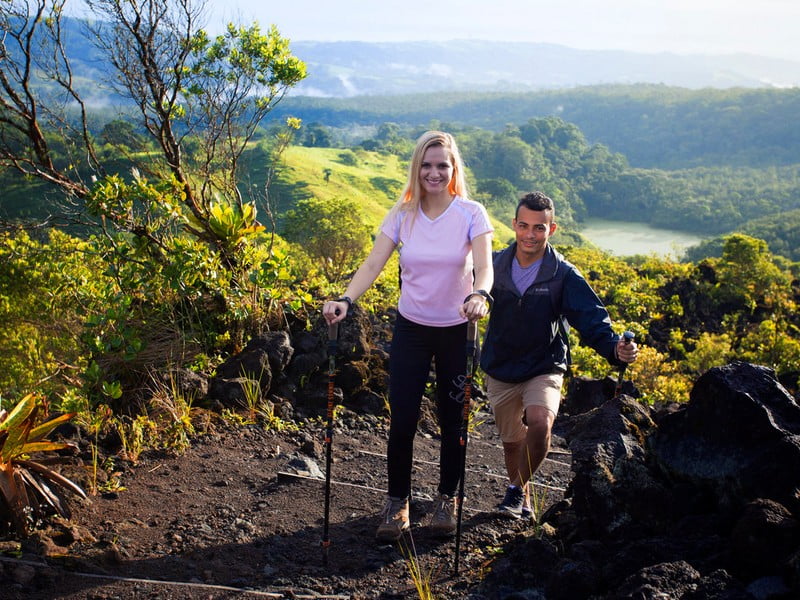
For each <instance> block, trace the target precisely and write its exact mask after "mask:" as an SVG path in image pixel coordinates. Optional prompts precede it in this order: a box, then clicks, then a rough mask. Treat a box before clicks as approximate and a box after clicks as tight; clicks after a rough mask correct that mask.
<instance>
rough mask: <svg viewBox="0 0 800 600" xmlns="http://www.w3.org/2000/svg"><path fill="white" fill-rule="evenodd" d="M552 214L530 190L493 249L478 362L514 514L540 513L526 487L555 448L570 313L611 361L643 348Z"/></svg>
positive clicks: (586, 339)
mask: <svg viewBox="0 0 800 600" xmlns="http://www.w3.org/2000/svg"><path fill="white" fill-rule="evenodd" d="M554 218H555V208H554V206H553V201H552V200H551V199H550V198H548V197H547V196H545V195H544V194H543V193H541V192H532V193H529V194H526V195H525V196H523V197H522V199H521V200H520V201H519V204H518V205H517V210H516V215H515V217H514V219H513V221H512V226H513V228H514V232H515V236H516V240H515V241H514V242H512V243H511V244H510V245H509V246H508V247H507V248H505V249H504V250H502V251H500V252H496V253H495V254H494V256H493V263H494V284H493V286H492V291H491V294H492V296H493V297H494V305H493V307H492V311H491V312H490V314H489V324H488V327H487V330H486V338H485V341H484V344H483V351H482V354H481V363H480V364H481V368H482V369H483V370H484V372H485V373H486V375H487V377H486V391H487V394H488V397H489V403H490V405H491V407H492V410H493V412H494V418H495V423H496V425H497V430H498V433H499V434H500V438H501V440H502V441H503V454H504V459H505V466H506V471H507V473H508V481H509V485H508V488H507V490H506V493H505V498H504V499H503V501H502V502H501V503H500V505H499V506H498V507H497V509H498V512H500V513H501V514H503V515H507V516H510V517H513V518H520V517H525V518H530V517H534V518H535V516H534V515H532V512H531V509H530V502H529V499H528V498H526V494H525V490H526V489H527V483H528V481H529V480H530V479H531V477H532V476H533V474H534V473H535V472H536V470H537V469H538V468H539V465H541V463H542V461H543V460H544V459H545V457H546V456H547V453H548V451H549V449H550V436H551V430H552V428H553V422H554V421H555V418H556V415H557V414H558V407H559V404H560V402H561V385H562V383H563V380H564V374H565V373H566V372H567V369H568V367H569V346H568V339H567V329H566V325H565V324H564V319H566V321H567V322H568V324H569V326H571V327H574V328H575V329H576V330H577V331H578V333H579V334H580V337H581V341H582V343H584V344H586V345H588V346H590V347H591V348H593V349H594V350H596V351H597V352H598V353H599V354H600V355H601V356H603V357H605V358H606V359H607V360H608V362H609V363H611V364H612V365H615V366H623V365H626V364H628V363H631V362H633V361H634V360H636V356H637V354H638V349H637V347H636V344H635V343H634V342H632V341H627V342H626V341H624V340H622V339H621V338H620V336H619V335H617V334H615V333H614V331H613V330H612V328H611V319H610V318H609V315H608V311H607V310H606V309H605V307H604V306H603V303H602V301H601V300H600V298H598V297H597V294H596V293H595V292H594V290H593V289H592V288H591V286H590V285H589V284H588V283H587V281H586V279H584V278H583V276H582V275H581V274H580V272H579V271H578V270H577V269H576V268H575V267H574V266H573V265H571V264H570V263H569V262H567V261H566V260H565V259H564V257H563V256H562V255H561V254H559V253H558V252H557V251H556V250H555V249H554V248H553V247H552V246H551V245H550V243H549V241H548V240H549V238H550V236H551V235H553V233H555V231H556V223H555V220H554ZM523 417H524V418H523Z"/></svg>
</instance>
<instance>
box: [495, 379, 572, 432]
mask: <svg viewBox="0 0 800 600" xmlns="http://www.w3.org/2000/svg"><path fill="white" fill-rule="evenodd" d="M563 382H564V375H562V374H561V373H551V374H547V375H538V376H537V377H534V378H532V379H528V380H527V381H523V382H521V383H505V382H504V381H498V380H497V379H494V378H492V377H491V376H489V375H487V376H486V392H487V394H488V396H489V404H490V405H491V406H492V412H493V413H494V420H495V423H496V424H497V431H498V433H499V434H500V439H501V440H503V441H504V442H506V443H514V442H519V441H522V440H523V439H524V438H525V433H526V429H527V428H526V427H525V425H524V424H523V422H522V415H523V414H524V412H525V409H526V408H527V407H529V406H543V407H544V408H546V409H548V410H549V411H550V412H552V413H553V416H557V415H558V406H559V404H561V384H562V383H563Z"/></svg>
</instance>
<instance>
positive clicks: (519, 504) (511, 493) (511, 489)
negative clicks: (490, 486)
mask: <svg viewBox="0 0 800 600" xmlns="http://www.w3.org/2000/svg"><path fill="white" fill-rule="evenodd" d="M524 508H527V509H528V512H529V514H532V512H531V511H530V508H529V507H527V506H525V490H523V489H522V488H521V487H517V486H516V485H510V486H508V487H507V488H506V496H505V498H503V501H502V502H501V503H500V504H498V505H497V509H496V512H497V513H498V514H500V515H503V516H506V517H511V518H512V519H519V518H520V517H522V516H523V509H524Z"/></svg>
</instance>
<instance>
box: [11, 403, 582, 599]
mask: <svg viewBox="0 0 800 600" xmlns="http://www.w3.org/2000/svg"><path fill="white" fill-rule="evenodd" d="M477 420H478V421H483V422H482V423H479V424H478V425H477V428H476V431H475V432H474V433H473V434H472V435H471V437H470V439H469V444H468V471H467V477H466V496H467V501H466V503H465V508H464V513H463V526H462V536H461V541H460V554H459V572H458V574H455V573H454V566H455V554H456V553H455V541H454V540H453V539H446V540H442V539H436V538H434V537H432V536H431V535H430V534H429V532H428V531H427V528H426V524H427V521H428V518H429V513H430V511H431V509H432V504H433V502H432V501H433V498H434V496H435V493H436V481H437V473H438V467H437V464H436V460H437V455H438V440H437V438H436V435H435V427H434V426H433V425H432V424H431V423H428V424H427V425H426V424H425V423H423V424H422V426H421V430H420V434H419V435H418V438H417V443H416V450H415V459H416V461H415V465H414V475H413V478H414V486H415V494H414V499H413V501H412V507H411V512H412V533H411V535H409V536H406V537H405V538H404V539H403V543H401V544H395V545H381V544H378V543H376V541H375V539H374V532H375V528H376V526H377V514H378V512H379V510H380V509H381V507H382V504H383V500H384V496H385V491H384V490H385V458H384V452H385V440H386V423H385V421H384V420H382V419H379V418H376V417H357V416H356V415H355V414H352V413H350V414H349V415H345V416H344V417H343V418H341V419H340V420H339V422H338V425H337V428H336V431H335V435H334V438H333V456H334V462H333V465H332V478H333V484H332V485H331V504H330V506H331V508H330V519H329V524H330V529H329V539H330V546H329V548H328V549H327V551H324V550H323V548H322V546H321V540H322V538H323V523H324V497H325V494H324V491H325V485H324V471H325V446H324V443H323V442H322V439H323V435H322V430H321V427H319V428H316V429H314V428H312V429H310V430H306V431H302V432H284V433H278V432H275V431H265V430H264V429H263V428H261V427H258V426H244V427H241V426H233V425H229V424H226V423H224V422H222V421H219V422H218V423H216V424H215V425H214V426H213V427H211V428H210V430H209V431H208V432H207V433H206V434H204V435H201V436H198V437H197V438H196V439H195V440H194V442H193V446H192V447H191V449H190V450H188V451H187V452H186V453H185V454H183V455H181V456H169V455H158V454H148V455H145V456H143V457H142V458H141V459H140V460H139V462H138V463H137V464H135V465H133V464H124V463H118V466H119V467H120V469H121V470H122V484H123V485H124V486H125V488H126V489H125V490H122V491H119V492H114V493H110V494H105V495H98V496H94V497H91V498H90V500H88V501H85V502H80V503H79V502H73V504H72V505H73V509H74V514H73V518H72V519H71V521H69V522H65V523H60V524H58V523H57V524H56V525H54V526H53V527H52V528H49V529H47V530H44V531H40V532H38V533H37V534H36V535H35V536H33V537H32V538H31V539H30V540H28V541H26V542H25V543H24V544H23V545H22V547H21V548H20V546H19V545H18V544H16V543H14V542H10V541H9V542H0V544H3V545H2V546H0V550H3V552H2V553H0V588H2V596H3V597H4V598H8V599H14V600H16V599H19V600H22V599H25V600H35V599H39V598H41V599H45V598H47V599H50V598H63V599H69V600H79V599H80V600H84V599H85V600H88V599H98V600H99V599H111V598H126V599H127V598H159V599H161V598H163V599H167V598H240V597H241V598H244V597H251V596H252V597H267V598H331V599H333V598H336V599H338V598H350V599H353V600H357V599H367V598H378V599H390V598H419V597H423V598H428V597H435V598H439V599H455V598H459V599H463V598H470V597H473V598H494V597H500V596H499V594H501V593H504V594H507V593H508V590H505V591H500V590H496V589H495V590H492V589H486V586H485V585H484V584H483V582H484V579H485V578H486V576H487V575H488V574H489V573H491V571H492V569H493V565H494V564H495V562H496V561H497V560H500V559H501V558H502V556H503V553H504V548H505V547H506V546H507V545H508V544H511V543H513V541H514V540H515V539H519V538H521V537H527V536H531V535H535V534H536V532H535V531H534V528H533V526H532V525H529V524H528V525H526V524H523V523H521V522H518V521H509V520H507V519H504V518H502V517H498V516H495V515H494V514H493V513H492V508H493V507H494V505H495V504H496V503H497V502H498V501H499V500H500V498H501V497H502V493H503V491H504V480H505V478H504V476H503V466H502V465H503V463H502V450H501V444H500V442H499V439H498V438H497V437H496V434H495V432H494V424H493V422H492V421H491V416H490V415H488V414H485V413H484V414H479V416H478V419H477ZM569 480H570V454H569V451H568V449H567V448H566V444H565V442H564V440H563V439H562V438H560V437H559V436H557V435H556V437H555V438H554V444H553V452H552V453H551V454H550V456H549V457H548V460H547V461H545V463H544V465H543V467H542V469H541V471H540V473H538V474H537V486H536V490H537V492H538V494H541V497H542V500H543V502H544V504H545V505H548V506H549V505H552V504H553V503H555V502H557V501H559V500H561V499H562V498H563V495H564V488H565V487H566V485H567V484H568V482H569ZM414 566H417V567H418V568H419V569H420V571H421V572H422V574H423V577H422V579H423V580H425V581H427V582H429V583H430V586H431V589H432V596H422V595H421V594H420V593H419V592H418V591H416V589H415V584H414V580H413V579H412V577H411V575H410V569H411V568H412V567H414ZM509 583H510V584H511V583H512V582H509Z"/></svg>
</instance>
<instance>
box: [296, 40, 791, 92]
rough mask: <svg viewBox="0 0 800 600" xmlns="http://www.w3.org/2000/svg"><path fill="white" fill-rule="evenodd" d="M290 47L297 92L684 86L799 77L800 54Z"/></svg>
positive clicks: (442, 45)
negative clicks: (298, 71) (304, 70)
mask: <svg viewBox="0 0 800 600" xmlns="http://www.w3.org/2000/svg"><path fill="white" fill-rule="evenodd" d="M290 47H291V49H292V52H293V53H294V54H295V55H297V56H298V57H299V58H301V59H302V60H303V61H305V62H306V64H307V65H308V71H309V76H308V78H307V79H306V80H305V81H303V82H301V83H300V84H299V85H297V86H296V87H295V88H294V89H293V90H292V95H295V96H304V95H305V96H318V97H340V98H341V97H353V96H359V95H395V94H408V93H419V92H426V91H428V92H430V91H445V90H453V91H458V90H471V91H498V92H508V91H517V92H519V91H530V90H541V89H552V88H564V87H572V86H586V85H598V84H632V83H656V84H664V85H667V86H677V87H684V88H689V89H699V88H732V87H744V88H763V87H774V88H780V87H796V86H799V85H800V62H797V61H791V60H784V59H776V58H768V57H763V56H755V55H750V54H729V55H700V54H691V55H678V54H671V53H658V54H655V53H654V54H646V53H637V52H628V51H622V50H578V49H574V48H568V47H566V46H559V45H556V44H539V43H525V42H492V41H481V40H454V41H444V42H386V43H383V42H314V41H302V42H291V44H290Z"/></svg>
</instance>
